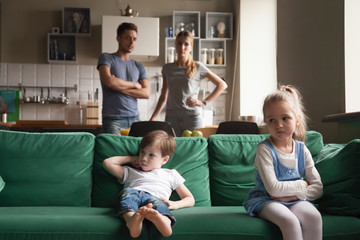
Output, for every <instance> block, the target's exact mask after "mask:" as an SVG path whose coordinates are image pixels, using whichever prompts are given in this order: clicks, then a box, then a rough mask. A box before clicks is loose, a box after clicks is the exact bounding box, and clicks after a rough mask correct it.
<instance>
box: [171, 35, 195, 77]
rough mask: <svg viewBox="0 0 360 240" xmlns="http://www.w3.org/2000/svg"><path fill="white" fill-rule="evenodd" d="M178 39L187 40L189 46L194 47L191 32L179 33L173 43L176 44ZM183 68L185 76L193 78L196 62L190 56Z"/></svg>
mask: <svg viewBox="0 0 360 240" xmlns="http://www.w3.org/2000/svg"><path fill="white" fill-rule="evenodd" d="M180 37H186V38H189V39H190V42H191V46H192V47H194V35H193V34H192V33H191V32H189V31H181V32H179V33H178V35H177V36H176V40H175V42H177V41H178V39H179V38H180ZM185 67H186V74H187V75H188V77H189V78H191V77H192V76H194V74H195V72H196V62H195V61H194V59H193V58H192V56H191V54H190V56H189V57H188V59H187V60H186V62H185Z"/></svg>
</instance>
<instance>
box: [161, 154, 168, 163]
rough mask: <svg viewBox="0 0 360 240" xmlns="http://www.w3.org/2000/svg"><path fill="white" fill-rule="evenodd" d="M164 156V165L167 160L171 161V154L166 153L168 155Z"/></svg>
mask: <svg viewBox="0 0 360 240" xmlns="http://www.w3.org/2000/svg"><path fill="white" fill-rule="evenodd" d="M162 158H163V162H162V164H163V165H164V164H165V163H167V161H169V159H170V156H169V155H166V156H164V157H162Z"/></svg>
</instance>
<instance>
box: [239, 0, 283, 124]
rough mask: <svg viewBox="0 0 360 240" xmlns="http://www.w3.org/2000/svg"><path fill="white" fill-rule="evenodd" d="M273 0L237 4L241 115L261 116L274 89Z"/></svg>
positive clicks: (245, 0) (274, 41) (274, 37)
mask: <svg viewBox="0 0 360 240" xmlns="http://www.w3.org/2000/svg"><path fill="white" fill-rule="evenodd" d="M276 75H277V74H276V0H241V2H240V86H239V87H240V105H239V107H240V115H241V116H248V115H255V116H260V117H261V116H262V103H263V100H264V98H265V96H266V95H267V94H269V93H270V92H272V91H273V90H275V89H276V86H277V79H276Z"/></svg>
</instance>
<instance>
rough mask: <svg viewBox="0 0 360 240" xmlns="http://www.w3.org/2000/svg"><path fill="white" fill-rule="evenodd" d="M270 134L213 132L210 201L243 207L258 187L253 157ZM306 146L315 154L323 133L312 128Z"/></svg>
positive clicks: (217, 204) (210, 153) (214, 203)
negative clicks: (249, 193) (256, 186)
mask: <svg viewBox="0 0 360 240" xmlns="http://www.w3.org/2000/svg"><path fill="white" fill-rule="evenodd" d="M268 136H269V135H268V134H258V135H252V134H249V135H245V134H243V135H240V134H234V135H221V134H216V135H212V136H210V138H209V167H210V189H211V203H212V205H214V206H241V205H243V201H244V200H245V199H246V198H247V195H248V192H249V190H250V189H251V188H253V187H254V186H255V175H254V165H253V163H254V157H255V154H256V148H257V145H258V144H259V143H260V142H261V141H263V140H264V139H266V138H267V137H268ZM306 146H307V147H308V148H309V150H310V152H311V153H312V154H313V155H316V154H318V153H319V151H320V150H321V149H322V147H323V141H322V136H321V134H319V133H317V132H314V131H309V132H307V136H306Z"/></svg>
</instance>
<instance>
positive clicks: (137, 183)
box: [120, 166, 185, 199]
mask: <svg viewBox="0 0 360 240" xmlns="http://www.w3.org/2000/svg"><path fill="white" fill-rule="evenodd" d="M120 182H121V183H123V184H125V185H124V188H127V187H130V188H134V189H136V190H140V191H145V192H148V193H150V194H151V195H153V196H155V197H158V198H160V197H164V198H166V199H169V198H170V195H171V193H172V191H173V190H175V189H176V188H178V187H179V186H180V185H181V184H183V183H184V182H185V179H184V178H183V177H182V176H181V175H180V174H179V173H178V172H177V171H176V170H175V169H166V168H161V169H154V170H152V171H149V172H145V171H141V170H138V169H134V168H131V167H127V166H124V178H123V181H121V180H120Z"/></svg>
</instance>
